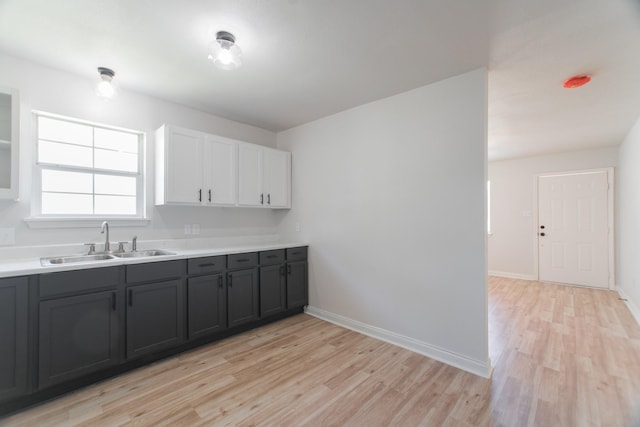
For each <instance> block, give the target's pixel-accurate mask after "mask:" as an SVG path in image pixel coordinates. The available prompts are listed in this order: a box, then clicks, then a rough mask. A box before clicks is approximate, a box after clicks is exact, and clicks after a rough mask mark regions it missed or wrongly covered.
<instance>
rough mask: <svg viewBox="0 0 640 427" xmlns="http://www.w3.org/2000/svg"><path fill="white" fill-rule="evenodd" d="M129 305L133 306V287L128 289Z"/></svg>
mask: <svg viewBox="0 0 640 427" xmlns="http://www.w3.org/2000/svg"><path fill="white" fill-rule="evenodd" d="M129 307H133V289H129Z"/></svg>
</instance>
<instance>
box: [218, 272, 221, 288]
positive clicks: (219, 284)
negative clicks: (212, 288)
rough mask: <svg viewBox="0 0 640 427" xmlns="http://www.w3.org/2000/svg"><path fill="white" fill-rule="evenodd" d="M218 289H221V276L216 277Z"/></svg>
mask: <svg viewBox="0 0 640 427" xmlns="http://www.w3.org/2000/svg"><path fill="white" fill-rule="evenodd" d="M218 287H219V288H221V287H222V274H220V275H218Z"/></svg>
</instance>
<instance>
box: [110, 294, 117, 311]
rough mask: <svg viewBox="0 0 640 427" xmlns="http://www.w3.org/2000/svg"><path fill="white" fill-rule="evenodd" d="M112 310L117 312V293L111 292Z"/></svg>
mask: <svg viewBox="0 0 640 427" xmlns="http://www.w3.org/2000/svg"><path fill="white" fill-rule="evenodd" d="M111 310H113V311H116V293H115V292H111Z"/></svg>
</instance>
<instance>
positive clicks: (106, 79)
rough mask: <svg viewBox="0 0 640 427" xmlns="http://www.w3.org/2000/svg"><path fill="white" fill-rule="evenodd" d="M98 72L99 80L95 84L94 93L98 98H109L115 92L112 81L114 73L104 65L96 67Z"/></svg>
mask: <svg viewBox="0 0 640 427" xmlns="http://www.w3.org/2000/svg"><path fill="white" fill-rule="evenodd" d="M98 73H99V74H100V80H99V81H98V84H97V85H96V95H98V96H99V97H100V98H105V99H111V98H113V97H114V96H115V94H116V87H115V85H114V83H113V77H114V76H115V75H116V73H115V72H114V71H113V70H112V69H110V68H105V67H98Z"/></svg>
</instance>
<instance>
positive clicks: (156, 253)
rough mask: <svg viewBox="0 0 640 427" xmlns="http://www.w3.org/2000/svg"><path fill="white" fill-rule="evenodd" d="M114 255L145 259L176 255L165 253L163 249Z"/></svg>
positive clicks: (115, 254) (116, 254)
mask: <svg viewBox="0 0 640 427" xmlns="http://www.w3.org/2000/svg"><path fill="white" fill-rule="evenodd" d="M113 255H114V256H117V257H118V258H143V257H154V256H162V255H175V253H174V252H169V251H164V250H162V249H149V250H146V251H135V252H120V253H114V254H113Z"/></svg>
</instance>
